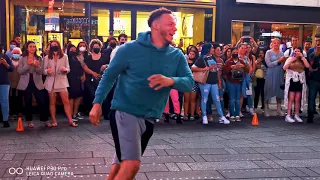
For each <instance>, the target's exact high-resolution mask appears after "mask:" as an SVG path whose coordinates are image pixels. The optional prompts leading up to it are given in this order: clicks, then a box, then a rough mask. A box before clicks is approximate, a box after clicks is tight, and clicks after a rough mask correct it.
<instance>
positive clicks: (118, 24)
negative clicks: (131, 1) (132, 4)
mask: <svg viewBox="0 0 320 180" xmlns="http://www.w3.org/2000/svg"><path fill="white" fill-rule="evenodd" d="M113 22H114V23H113V36H114V37H116V38H117V37H118V36H119V35H120V34H126V35H127V36H128V41H130V39H131V11H114V20H113Z"/></svg>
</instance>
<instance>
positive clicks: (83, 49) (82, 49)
mask: <svg viewBox="0 0 320 180" xmlns="http://www.w3.org/2000/svg"><path fill="white" fill-rule="evenodd" d="M86 50H87V49H86V47H80V48H79V51H80V52H84V51H86Z"/></svg>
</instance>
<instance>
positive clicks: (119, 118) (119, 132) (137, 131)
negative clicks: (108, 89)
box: [110, 110, 154, 164]
mask: <svg viewBox="0 0 320 180" xmlns="http://www.w3.org/2000/svg"><path fill="white" fill-rule="evenodd" d="M110 126H111V131H112V136H113V141H114V144H115V149H116V154H115V156H114V160H113V163H112V164H120V162H121V161H123V160H139V161H140V159H141V156H142V154H143V152H144V151H145V150H146V148H147V145H148V142H149V140H150V138H151V136H152V134H153V127H154V124H153V122H152V121H149V120H146V119H143V118H138V117H136V116H134V115H131V114H128V113H125V112H121V111H115V110H112V111H111V113H110Z"/></svg>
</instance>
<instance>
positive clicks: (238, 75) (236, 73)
mask: <svg viewBox="0 0 320 180" xmlns="http://www.w3.org/2000/svg"><path fill="white" fill-rule="evenodd" d="M237 64H240V62H238V63H237ZM231 77H232V79H233V80H243V79H244V71H243V69H234V70H231Z"/></svg>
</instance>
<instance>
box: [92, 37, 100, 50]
mask: <svg viewBox="0 0 320 180" xmlns="http://www.w3.org/2000/svg"><path fill="white" fill-rule="evenodd" d="M95 44H98V45H99V46H100V48H102V42H101V41H100V40H99V39H92V40H91V42H90V44H89V47H90V51H92V49H93V46H94V45H95Z"/></svg>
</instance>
